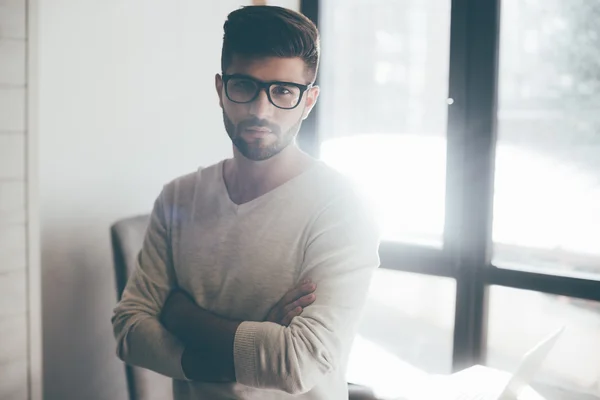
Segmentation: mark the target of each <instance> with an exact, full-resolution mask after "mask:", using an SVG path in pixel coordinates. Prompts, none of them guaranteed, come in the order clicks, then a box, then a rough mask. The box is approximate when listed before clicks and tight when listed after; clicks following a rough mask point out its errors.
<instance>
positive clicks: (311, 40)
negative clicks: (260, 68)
mask: <svg viewBox="0 0 600 400" xmlns="http://www.w3.org/2000/svg"><path fill="white" fill-rule="evenodd" d="M223 31H224V36H223V49H222V51H221V71H222V72H223V73H225V71H226V70H227V67H229V66H230V65H231V63H232V60H233V56H234V55H238V56H241V57H248V58H260V57H300V58H302V59H303V60H304V62H305V63H306V66H307V69H308V71H309V72H310V73H311V76H310V80H311V82H312V81H314V79H315V77H316V75H317V69H318V65H319V47H320V45H319V32H318V30H317V27H316V26H315V24H314V23H313V22H312V21H311V20H309V19H308V18H307V17H305V16H304V15H302V14H300V13H297V12H295V11H292V10H289V9H286V8H282V7H275V6H246V7H243V8H240V9H238V10H235V11H233V12H231V13H230V14H229V15H228V16H227V20H226V21H225V24H224V25H223Z"/></svg>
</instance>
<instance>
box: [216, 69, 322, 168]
mask: <svg viewBox="0 0 600 400" xmlns="http://www.w3.org/2000/svg"><path fill="white" fill-rule="evenodd" d="M224 72H225V73H226V74H228V75H233V74H241V75H245V76H248V77H252V78H255V79H257V80H259V81H263V82H270V81H281V82H292V83H298V84H302V85H307V84H309V83H310V82H309V77H308V72H307V71H306V67H305V63H304V60H302V59H301V58H280V57H268V58H259V59H246V58H240V57H234V58H233V62H232V63H231V65H230V66H229V68H228V69H227V71H224ZM215 85H216V89H217V93H218V95H219V104H220V106H221V108H222V109H223V121H224V123H225V129H226V131H227V134H228V135H229V137H230V138H231V141H232V142H233V144H234V145H235V147H236V148H237V149H238V151H239V152H240V153H241V154H242V155H244V157H246V158H248V159H250V160H253V161H261V160H266V159H269V158H271V157H273V156H275V155H277V154H279V153H280V152H281V151H282V150H283V149H285V148H286V147H288V146H289V145H290V144H292V143H293V142H294V139H295V137H296V135H297V134H298V131H299V129H300V125H301V124H302V121H303V120H304V119H305V118H306V117H307V116H308V114H309V113H310V110H311V109H312V107H313V106H314V104H315V102H316V100H317V97H318V94H319V88H318V87H313V88H310V89H309V90H307V91H306V92H304V94H303V95H302V99H301V101H300V103H299V104H298V106H297V107H296V108H293V109H289V110H286V109H281V108H277V107H276V106H275V105H273V104H272V103H271V102H270V101H269V99H268V96H267V94H266V92H265V90H260V92H259V94H258V97H257V98H256V99H254V100H253V101H252V102H249V103H243V104H240V103H235V102H233V101H231V100H229V99H228V98H227V96H226V94H225V88H224V86H223V85H224V84H223V79H222V77H221V76H220V75H218V74H217V75H216V77H215Z"/></svg>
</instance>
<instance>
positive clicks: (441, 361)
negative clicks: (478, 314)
mask: <svg viewBox="0 0 600 400" xmlns="http://www.w3.org/2000/svg"><path fill="white" fill-rule="evenodd" d="M455 293H456V285H455V281H454V280H453V279H449V278H440V277H433V276H426V275H420V274H413V273H408V272H399V271H393V270H389V269H383V268H380V269H378V270H377V271H376V273H375V276H374V278H373V281H372V283H371V288H370V291H369V297H368V300H367V305H366V308H365V310H364V313H363V318H362V320H361V323H360V326H359V330H358V336H357V338H356V339H355V342H354V346H353V348H352V352H351V354H350V360H349V365H348V374H347V380H348V382H352V383H358V384H363V385H366V386H369V387H371V388H372V389H373V390H374V391H375V392H376V393H375V394H377V395H378V396H379V397H381V398H397V397H398V396H402V395H407V394H408V393H409V391H410V390H416V389H418V387H412V386H411V385H415V386H418V382H419V381H420V380H422V379H425V378H426V375H427V373H443V374H447V373H450V372H451V368H452V342H453V329H454V304H455ZM399 382H401V384H399ZM421 390H422V387H421Z"/></svg>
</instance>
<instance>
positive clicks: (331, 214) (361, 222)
mask: <svg viewBox="0 0 600 400" xmlns="http://www.w3.org/2000/svg"><path fill="white" fill-rule="evenodd" d="M317 168H318V169H317V170H315V171H314V172H315V174H314V178H313V179H312V182H311V183H310V184H311V185H312V186H313V191H312V193H313V196H315V197H316V199H315V200H316V203H317V204H316V205H317V212H316V213H315V218H314V224H315V227H318V226H321V225H324V224H325V225H331V224H335V225H341V226H344V228H345V229H348V230H349V231H354V232H363V233H367V232H368V233H369V234H371V235H375V236H377V237H378V236H380V235H379V232H380V226H379V223H378V221H377V217H376V212H375V208H374V205H373V202H372V201H371V200H370V194H369V193H368V192H366V190H365V189H364V188H361V187H359V186H358V185H357V184H356V183H355V182H353V181H352V180H351V179H350V178H349V177H347V176H345V175H343V174H342V173H340V172H339V171H337V170H335V169H334V168H332V167H330V166H328V165H326V164H321V165H319V166H318V167H317Z"/></svg>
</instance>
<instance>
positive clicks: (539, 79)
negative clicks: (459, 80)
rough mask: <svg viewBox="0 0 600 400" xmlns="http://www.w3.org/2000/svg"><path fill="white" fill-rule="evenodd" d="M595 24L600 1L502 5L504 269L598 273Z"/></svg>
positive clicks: (498, 204)
mask: <svg viewBox="0 0 600 400" xmlns="http://www.w3.org/2000/svg"><path fill="white" fill-rule="evenodd" d="M598 20H600V2H598V1H587V0H573V1H571V0H569V1H564V0H543V1H542V0H535V1H533V0H505V1H502V25H501V37H500V38H501V46H500V77H499V90H500V93H499V110H498V146H497V158H496V182H495V196H494V202H495V206H494V229H493V239H494V242H495V246H494V260H493V261H494V263H495V264H496V265H498V266H502V267H509V268H520V269H523V268H527V269H529V268H540V267H541V268H544V269H546V270H547V271H546V272H548V271H550V272H552V273H557V274H563V273H583V274H589V273H596V274H598V273H600V245H599V244H600V58H598V54H599V53H598V49H599V48H600V47H599V46H600V24H598Z"/></svg>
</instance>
